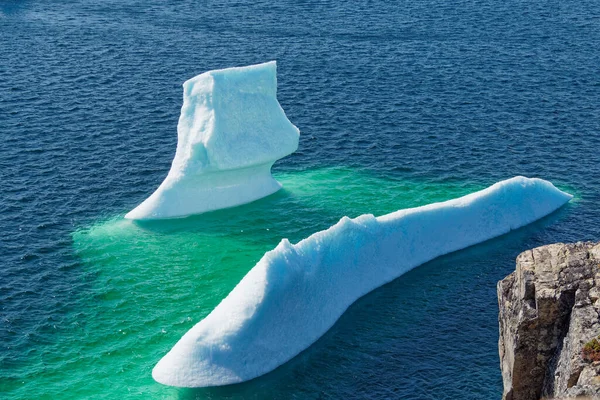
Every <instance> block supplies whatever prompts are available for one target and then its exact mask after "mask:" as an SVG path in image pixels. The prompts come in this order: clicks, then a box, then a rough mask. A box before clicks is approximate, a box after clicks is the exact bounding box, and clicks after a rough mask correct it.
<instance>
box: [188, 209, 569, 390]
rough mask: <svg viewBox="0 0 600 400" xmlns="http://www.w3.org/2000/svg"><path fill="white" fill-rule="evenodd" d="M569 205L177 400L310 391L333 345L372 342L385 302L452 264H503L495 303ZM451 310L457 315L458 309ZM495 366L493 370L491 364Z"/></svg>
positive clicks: (433, 265)
mask: <svg viewBox="0 0 600 400" xmlns="http://www.w3.org/2000/svg"><path fill="white" fill-rule="evenodd" d="M574 207H576V205H575V204H567V205H565V206H563V207H561V208H560V209H559V210H557V211H555V212H554V213H552V214H550V215H548V216H546V217H544V218H542V219H540V220H538V221H536V222H534V223H532V224H529V225H526V226H524V227H522V228H519V229H517V230H514V231H511V232H509V233H507V234H504V235H502V236H499V237H496V238H493V239H490V240H487V241H485V242H482V243H479V244H476V245H473V246H470V247H468V248H465V249H463V250H458V251H455V252H452V253H449V254H446V255H443V256H440V257H437V258H436V259H434V260H432V261H429V262H427V263H425V264H422V265H420V266H418V267H416V268H414V269H412V270H410V271H408V272H407V273H405V274H403V275H401V276H400V277H398V278H396V279H395V280H393V281H392V282H389V283H387V284H385V285H383V286H380V287H379V288H377V289H375V290H373V291H371V292H370V293H368V294H366V295H365V296H363V297H361V298H359V299H358V300H356V301H355V302H354V303H353V304H352V305H351V306H350V307H349V308H348V310H346V312H344V314H343V315H342V316H341V317H340V319H339V320H338V321H336V323H335V324H334V326H333V327H332V328H331V329H329V330H328V331H327V332H326V333H325V334H324V335H323V336H322V337H321V338H319V339H318V340H317V341H316V342H315V343H313V344H312V345H311V346H310V347H308V348H307V349H305V350H303V351H302V352H301V353H299V354H298V355H297V356H295V357H294V358H292V359H291V360H289V361H288V362H286V363H284V364H283V365H281V366H279V367H277V368H276V369H275V370H273V371H271V372H269V373H267V374H265V375H262V376H260V377H257V378H254V379H252V380H249V381H246V382H243V383H239V384H233V385H227V386H220V387H210V388H195V389H181V391H180V392H179V398H180V399H182V400H191V399H238V398H240V399H248V398H257V399H263V398H271V396H270V393H272V392H278V391H279V389H282V388H283V387H285V386H287V382H292V381H294V382H295V385H294V387H298V382H297V381H298V380H306V381H307V383H306V386H307V387H310V386H311V382H312V380H314V379H318V378H317V375H320V373H319V372H318V369H319V368H323V367H324V366H330V365H336V362H337V361H338V360H337V358H338V357H339V355H336V354H335V353H336V352H339V349H337V348H336V347H337V346H336V344H337V343H338V341H340V340H341V341H345V342H369V341H371V340H372V339H373V337H372V332H371V331H370V330H369V329H367V328H366V327H367V326H370V325H371V326H373V325H376V324H377V322H378V320H379V318H378V314H380V313H381V311H380V309H385V308H386V307H389V304H393V303H394V302H400V300H406V299H402V294H403V291H404V290H406V289H407V286H413V287H414V286H418V287H421V288H423V290H424V291H427V290H428V285H431V276H432V275H436V279H440V278H441V279H442V281H444V280H445V279H452V276H453V275H454V273H455V272H454V271H455V270H456V265H470V264H476V265H487V264H489V265H491V266H492V265H494V264H495V263H498V261H499V260H500V261H502V270H498V271H496V270H494V269H493V268H492V269H490V270H488V271H487V273H488V274H492V275H493V276H494V279H492V282H493V283H492V284H491V286H490V287H488V288H486V290H488V291H489V294H490V296H491V298H490V299H489V300H490V302H491V303H493V304H496V303H495V302H496V299H495V282H496V281H497V280H499V279H502V278H503V277H504V276H506V275H507V274H508V273H510V272H512V271H513V270H514V267H515V263H514V260H515V258H516V256H517V255H518V254H519V253H520V252H522V251H525V250H527V249H530V248H532V247H536V246H540V245H544V244H548V243H542V242H540V237H539V236H540V235H539V234H540V233H542V232H543V231H544V230H547V229H548V228H550V227H551V226H552V225H554V224H556V223H557V222H558V221H560V220H561V219H563V218H565V216H566V215H567V214H568V213H569V212H571V211H572V209H573V208H574ZM542 236H543V235H542ZM478 272H479V271H466V272H465V271H463V272H462V274H463V276H462V278H463V279H466V280H467V281H469V280H472V275H474V274H477V273H478ZM409 301H410V300H409ZM405 303H406V301H405V302H404V303H403V305H406V304H405ZM415 307H416V306H415ZM496 310H497V308H495V309H494V311H493V313H494V314H497V311H496ZM456 311H457V312H461V310H456ZM488 311H489V310H488ZM357 321H361V323H362V325H361V329H358V330H357ZM394 324H395V325H394V328H398V327H399V326H400V327H402V328H403V329H405V330H406V329H408V330H410V327H409V326H407V324H409V322H406V323H405V322H403V321H402V320H401V319H399V320H396V321H395V322H394ZM494 324H496V325H495V326H496V328H495V330H494V332H496V331H497V323H496V319H495V318H494ZM423 329H424V330H425V331H428V330H429V328H428V327H427V326H424V327H423ZM432 329H433V327H432ZM357 331H358V332H357ZM492 335H493V334H492ZM492 340H493V342H494V343H496V341H497V337H493V338H492ZM351 347H352V345H349V348H351ZM331 348H336V350H335V351H332V350H331ZM450 350H451V349H450ZM493 353H494V354H496V353H497V349H494V350H493ZM396 361H397V362H398V363H402V359H401V358H400V359H396V360H395V362H396ZM440 362H443V360H442V359H440ZM409 364H410V363H409ZM494 367H496V366H495V365H494ZM326 368H327V367H326ZM359 368H360V367H359ZM325 375H327V374H325ZM322 384H323V383H321V385H322ZM290 385H291V383H290ZM300 386H302V385H300ZM318 386H319V385H317V386H316V387H315V389H317V388H318ZM338 389H339V388H338ZM312 394H313V395H315V396H316V397H314V398H321V395H319V394H318V393H312ZM309 397H310V396H309Z"/></svg>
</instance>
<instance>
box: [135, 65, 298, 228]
mask: <svg viewBox="0 0 600 400" xmlns="http://www.w3.org/2000/svg"><path fill="white" fill-rule="evenodd" d="M298 137H299V131H298V128H296V127H295V126H294V125H293V124H292V123H291V122H290V121H289V120H288V119H287V117H286V115H285V112H284V111H283V109H282V108H281V106H280V105H279V102H278V101H277V65H276V63H275V61H271V62H268V63H264V64H258V65H252V66H249V67H240V68H227V69H222V70H216V71H209V72H205V73H203V74H201V75H198V76H196V77H194V78H192V79H190V80H188V81H186V82H185V83H184V84H183V106H182V108H181V115H180V117H179V123H178V125H177V151H176V153H175V158H174V159H173V163H172V165H171V170H170V171H169V174H168V175H167V177H166V178H165V180H164V181H163V182H162V184H161V185H160V186H159V188H158V189H157V190H156V191H155V192H154V193H153V194H152V195H151V196H150V197H148V198H147V199H146V200H145V201H144V202H143V203H141V204H140V205H139V206H137V207H136V208H135V209H133V210H132V211H130V212H129V213H128V214H127V215H125V218H129V219H159V218H176V217H184V216H187V215H191V214H199V213H203V212H206V211H212V210H217V209H220V208H227V207H233V206H237V205H240V204H244V203H249V202H251V201H254V200H257V199H259V198H261V197H265V196H268V195H270V194H272V193H274V192H276V191H277V190H279V189H280V188H281V185H280V184H279V183H278V182H277V181H276V180H275V179H273V177H272V176H271V166H272V165H273V163H274V162H275V161H277V160H278V159H280V158H283V157H285V156H287V155H289V154H291V153H293V152H294V151H296V149H297V148H298Z"/></svg>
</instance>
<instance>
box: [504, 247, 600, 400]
mask: <svg viewBox="0 0 600 400" xmlns="http://www.w3.org/2000/svg"><path fill="white" fill-rule="evenodd" d="M599 286H600V244H599V243H575V244H562V243H559V244H552V245H549V246H543V247H539V248H536V249H533V250H528V251H526V252H524V253H522V254H520V255H519V256H518V257H517V269H516V271H515V272H513V273H512V274H510V275H509V276H507V277H506V278H505V279H503V280H502V281H500V282H498V305H499V308H500V314H499V321H500V340H499V350H500V362H501V369H502V379H503V382H504V393H503V396H502V398H503V399H505V400H530V399H531V400H537V399H540V398H575V397H579V396H585V397H587V398H594V399H600V342H598V340H594V339H597V338H598V335H600V317H599V315H600V314H599V313H600V301H598V299H599V298H600V287H599ZM584 348H585V350H584Z"/></svg>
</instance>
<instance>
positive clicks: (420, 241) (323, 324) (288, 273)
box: [152, 177, 572, 387]
mask: <svg viewBox="0 0 600 400" xmlns="http://www.w3.org/2000/svg"><path fill="white" fill-rule="evenodd" d="M571 197H572V196H571V195H569V194H567V193H564V192H562V191H560V190H558V189H557V188H556V187H554V186H553V185H552V184H551V183H550V182H547V181H544V180H541V179H528V178H524V177H516V178H512V179H509V180H506V181H502V182H499V183H496V184H495V185H493V186H491V187H489V188H487V189H485V190H482V191H479V192H476V193H472V194H470V195H467V196H464V197H461V198H458V199H454V200H450V201H446V202H443V203H437V204H430V205H426V206H423V207H417V208H412V209H407V210H400V211H396V212H394V213H391V214H387V215H384V216H380V217H377V218H375V217H374V216H373V215H362V216H360V217H358V218H355V219H349V218H347V217H344V218H342V219H341V220H340V222H338V223H337V224H336V225H334V226H332V227H331V228H329V229H327V230H325V231H321V232H317V233H315V234H313V235H311V236H310V237H308V238H306V239H304V240H302V241H300V242H299V243H298V244H295V245H292V244H290V242H289V241H288V240H286V239H284V240H282V241H281V243H280V244H279V245H278V246H277V247H276V248H275V249H274V250H271V251H269V252H267V253H266V254H265V255H264V256H263V257H262V259H261V260H260V261H259V262H258V263H257V264H256V266H254V268H252V269H251V270H250V271H249V272H248V274H247V275H246V276H245V277H244V278H243V279H242V280H241V281H240V283H239V284H238V285H237V286H236V287H235V288H234V289H233V291H232V292H231V293H230V294H229V295H228V296H227V297H226V298H225V299H224V300H223V301H222V302H221V303H220V304H219V305H218V306H217V307H216V308H215V309H214V310H213V311H212V312H211V313H210V314H209V315H208V316H207V317H206V318H204V319H203V320H202V321H200V322H199V323H198V324H196V325H195V326H194V327H193V328H192V329H190V330H189V331H188V332H187V333H186V334H185V335H184V336H183V337H182V338H181V339H180V340H179V342H178V343H177V344H176V345H175V346H174V347H173V348H172V349H171V351H170V352H169V353H168V354H167V355H165V356H164V357H163V358H162V359H161V360H160V361H159V363H158V364H157V365H156V366H155V367H154V370H153V371H152V376H153V377H154V379H155V380H156V381H158V382H160V383H164V384H167V385H172V386H180V387H203V386H217V385H226V384H232V383H237V382H242V381H246V380H249V379H252V378H255V377H257V376H260V375H263V374H265V373H267V372H269V371H271V370H273V369H275V368H276V367H278V366H279V365H281V364H283V363H285V362H286V361H288V360H290V359H291V358H293V357H294V356H296V355H297V354H298V353H300V352H301V351H302V350H304V349H306V348H307V347H309V346H310V345H311V344H312V343H314V342H315V341H316V340H317V339H318V338H319V337H321V336H322V335H323V334H324V333H325V332H326V331H327V330H328V329H329V328H331V326H332V325H333V324H334V323H335V322H336V321H337V319H338V318H339V317H340V316H341V315H342V314H343V313H344V311H345V310H346V309H347V308H348V307H349V306H350V305H351V304H352V303H353V302H354V301H356V300H357V299H358V298H360V297H361V296H363V295H365V294H367V293H368V292H370V291H371V290H373V289H375V288H377V287H379V286H381V285H383V284H385V283H387V282H389V281H391V280H393V279H395V278H397V277H399V276H400V275H402V274H403V273H405V272H406V271H408V270H410V269H412V268H414V267H416V266H418V265H420V264H423V263H425V262H427V261H429V260H432V259H434V258H436V257H438V256H441V255H443V254H446V253H450V252H452V251H456V250H460V249H463V248H465V247H468V246H471V245H474V244H476V243H479V242H483V241H485V240H488V239H491V238H494V237H496V236H499V235H502V234H505V233H507V232H509V231H511V230H513V229H517V228H519V227H522V226H524V225H526V224H529V223H531V222H533V221H535V220H537V219H539V218H542V217H544V216H545V215H548V214H550V213H551V212H553V211H555V210H556V209H558V208H559V207H561V206H562V205H563V204H565V203H567V202H568V201H569V200H570V199H571Z"/></svg>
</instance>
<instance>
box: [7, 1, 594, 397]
mask: <svg viewBox="0 0 600 400" xmlns="http://www.w3.org/2000/svg"><path fill="white" fill-rule="evenodd" d="M599 48H600V8H598V7H597V3H596V2H593V1H586V0H584V1H581V2H577V3H569V4H565V3H564V2H556V1H549V2H541V3H540V2H538V3H536V2H533V3H532V2H529V1H512V0H509V1H506V2H497V1H490V0H481V1H462V2H453V3H450V2H444V1H439V0H415V1H400V2H395V3H392V2H384V1H377V0H371V1H367V0H365V1H355V2H329V1H300V0H298V1H282V2H262V1H259V2H252V3H250V2H241V1H224V2H212V1H189V0H184V1H180V2H165V1H157V0H149V1H144V2H142V1H135V0H120V1H90V0H67V1H62V2H48V1H39V0H20V1H11V0H0V139H1V140H0V193H1V195H0V398H2V399H10V400H13V399H41V398H55V399H70V398H84V399H130V398H131V399H134V398H135V399H347V398H366V399H388V398H395V399H493V398H499V397H500V396H501V393H502V380H501V375H500V366H499V363H500V362H499V357H498V347H497V341H498V322H497V316H498V306H497V300H496V282H497V281H498V280H500V279H502V278H503V277H505V276H506V275H507V274H509V273H510V272H512V271H513V270H514V268H515V258H516V256H517V255H518V254H519V253H520V252H522V251H524V250H526V249H529V248H532V247H535V246H540V245H544V244H548V243H553V242H573V241H580V240H600V207H598V204H600V154H599V153H600V53H599V52H598V49H599ZM269 60H277V63H278V85H279V90H278V98H279V101H280V103H281V105H282V107H283V109H284V110H285V111H286V114H287V116H288V118H289V119H290V121H292V123H294V124H295V125H296V126H298V128H299V129H300V131H301V136H300V145H299V149H298V151H297V152H296V153H294V154H292V155H291V156H289V157H287V158H284V159H282V160H281V161H279V162H278V163H276V164H275V166H274V168H273V173H274V176H275V178H276V179H278V180H279V181H280V182H281V183H282V184H283V187H284V188H283V189H282V190H281V191H279V192H277V193H276V194H274V195H272V196H269V197H267V198H264V199H261V200H259V201H256V202H254V203H251V204H247V205H244V206H240V207H236V208H232V209H227V210H221V211H217V212H212V213H208V214H204V215H200V216H194V217H190V218H186V219H178V220H172V221H158V222H145V223H133V222H130V221H126V220H124V219H123V215H124V214H125V213H127V212H128V211H129V210H131V209H133V208H134V207H135V206H136V205H138V204H139V203H140V202H141V201H143V200H144V199H145V198H146V197H147V196H148V195H150V194H151V193H152V192H153V191H154V190H155V189H156V187H157V186H158V185H159V184H160V182H162V180H163V179H164V177H165V176H166V174H167V172H168V170H169V167H170V162H171V160H172V158H173V155H174V153H175V147H176V142H177V133H176V127H177V120H178V118H179V111H180V108H181V104H182V87H181V84H182V83H183V82H184V81H185V80H187V79H189V78H191V77H193V76H194V75H197V74H199V73H202V72H205V71H207V70H210V69H216V68H225V67H231V66H243V65H249V64H255V63H260V62H265V61H269ZM516 175H524V176H528V177H540V178H544V179H547V180H550V181H552V182H553V183H554V184H555V185H556V186H557V187H559V188H560V189H562V190H565V191H567V192H570V193H571V194H573V195H574V196H575V198H574V199H573V200H572V201H571V202H570V203H569V204H568V205H567V206H565V207H563V208H562V209H561V210H559V211H558V212H556V213H554V214H552V215H551V216H549V217H547V218H545V219H543V220H541V221H539V222H537V223H535V224H532V225H530V226H528V227H526V228H523V229H519V230H517V231H514V232H511V233H510V234H508V235H505V236H502V237H500V238H497V239H494V240H491V241H488V242H485V243H483V244H480V245H478V246H474V247H472V248H469V249H466V250H463V251H459V252H456V253H452V254H450V255H447V256H444V257H441V258H438V259H436V260H434V261H432V262H429V263H427V264H425V265H422V266H420V267H418V268H416V269H414V270H412V271H410V272H409V273H407V274H405V275H403V276H401V277H400V278H399V279H396V280H395V281H393V282H391V283H390V284H388V285H385V286H383V287H381V288H379V289H377V290H375V291H373V292H372V293H370V294H368V295H367V296H365V297H363V298H361V299H360V300H358V301H357V302H356V303H355V304H354V305H353V306H351V307H350V309H349V310H348V311H347V312H346V313H345V314H344V315H343V316H342V318H341V319H340V320H339V321H338V322H337V323H336V324H335V326H334V327H333V328H332V329H331V330H330V331H329V332H328V333H327V334H325V335H324V336H323V337H322V338H321V339H320V340H319V341H318V342H316V343H315V344H314V345H313V346H311V347H310V348H309V349H307V350H306V351H304V352H303V353H301V354H300V355H299V356H297V357H296V358H294V359H293V360H291V361H290V362H288V363H286V364H284V365H283V366H281V367H280V368H278V369H276V370H275V371H273V372H271V373H269V374H267V375H265V376H263V377H260V378H257V379H254V380H252V381H249V382H246V383H242V384H238V385H232V386H228V387H222V388H209V389H178V388H172V387H167V386H163V385H160V384H158V383H156V382H154V381H153V380H152V377H151V370H152V368H153V366H154V365H155V364H156V363H157V362H158V360H159V359H160V358H161V357H162V356H163V355H164V354H166V352H167V351H168V350H169V349H170V348H171V347H172V346H173V345H174V344H175V343H176V342H177V341H178V340H179V338H180V337H181V336H182V335H183V334H184V333H185V332H186V331H187V330H188V329H190V328H191V327H192V326H193V325H194V324H195V323H197V322H198V321H200V320H201V319H202V318H203V317H205V316H206V315H207V314H208V313H209V312H210V311H211V310H212V309H213V308H214V307H215V306H216V305H217V304H218V303H219V302H220V300H222V299H223V298H224V297H225V296H226V295H227V294H228V293H229V292H230V291H231V289H233V287H234V286H235V285H236V284H237V283H238V282H239V280H240V279H241V278H242V277H243V276H244V275H245V274H246V273H247V272H248V271H249V270H250V269H251V268H252V267H253V266H254V264H255V263H256V262H257V261H258V260H259V259H260V257H261V256H262V255H263V254H264V252H265V251H268V250H270V249H272V248H273V247H275V246H276V245H277V243H279V241H280V240H281V239H282V238H289V239H290V241H292V242H293V243H296V242H297V241H299V240H301V239H302V238H304V237H306V236H308V235H310V234H311V233H313V232H316V231H318V230H321V229H326V228H327V227H329V226H331V225H333V224H334V223H336V222H337V221H338V220H339V219H340V218H341V217H343V216H345V215H347V216H350V217H356V216H358V215H360V214H363V213H372V214H375V215H382V214H385V213H388V212H392V211H395V210H398V209H401V208H407V207H414V206H419V205H423V204H427V203H431V202H436V201H442V200H447V199H450V198H454V197H457V196H461V195H464V194H467V193H470V192H473V191H476V190H479V189H482V188H484V187H487V186H489V185H491V184H493V183H494V182H496V181H499V180H502V179H506V178H510V177H512V176H516ZM431 245H432V246H435V245H436V244H435V243H432V244H431ZM339 289H340V290H343V288H339ZM324 295H326V294H324Z"/></svg>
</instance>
